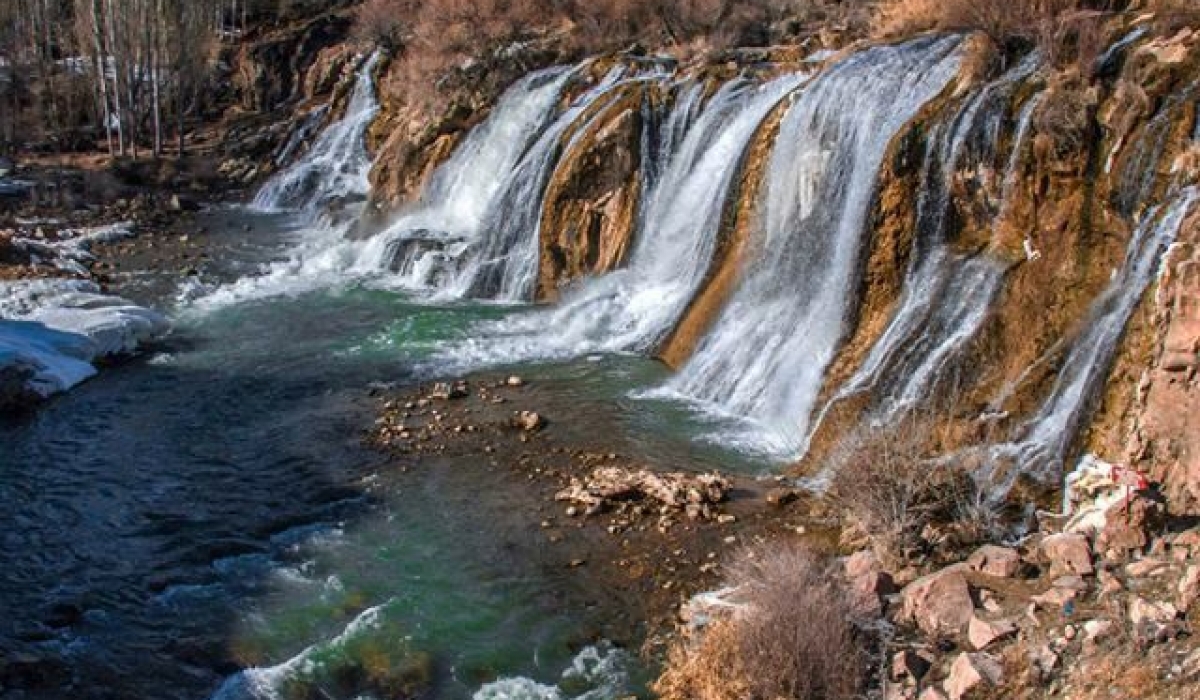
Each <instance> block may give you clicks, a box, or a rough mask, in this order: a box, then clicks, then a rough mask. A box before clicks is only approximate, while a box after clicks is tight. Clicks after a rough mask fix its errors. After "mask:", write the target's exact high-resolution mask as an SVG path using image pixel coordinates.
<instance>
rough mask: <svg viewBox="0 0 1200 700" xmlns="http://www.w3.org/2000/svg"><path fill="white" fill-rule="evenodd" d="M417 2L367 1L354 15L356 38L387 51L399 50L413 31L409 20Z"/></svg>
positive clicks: (413, 0)
mask: <svg viewBox="0 0 1200 700" xmlns="http://www.w3.org/2000/svg"><path fill="white" fill-rule="evenodd" d="M416 5H417V2H416V0H403V1H398V0H367V1H366V2H364V3H363V4H362V5H360V6H359V7H358V9H357V10H356V11H355V14H354V38H355V39H357V40H359V41H362V42H366V43H368V44H375V45H378V46H382V47H384V48H386V49H391V50H394V49H398V48H400V46H401V44H402V43H403V41H404V37H405V36H406V35H407V34H408V33H409V31H411V29H410V27H409V22H408V18H411V17H412V15H413V11H414V10H415V9H416Z"/></svg>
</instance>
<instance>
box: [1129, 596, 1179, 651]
mask: <svg viewBox="0 0 1200 700" xmlns="http://www.w3.org/2000/svg"><path fill="white" fill-rule="evenodd" d="M1178 614H1179V611H1178V610H1177V609H1176V608H1175V606H1174V605H1172V604H1170V603H1154V602H1151V601H1148V600H1146V599H1145V598H1142V597H1141V596H1133V598H1132V600H1130V601H1129V622H1130V624H1131V625H1133V634H1134V637H1136V638H1137V640H1138V641H1139V642H1141V643H1143V644H1154V643H1158V642H1163V641H1166V640H1168V639H1170V638H1171V637H1173V636H1174V635H1175V632H1176V631H1177V625H1176V624H1175V618H1176V617H1177V616H1178Z"/></svg>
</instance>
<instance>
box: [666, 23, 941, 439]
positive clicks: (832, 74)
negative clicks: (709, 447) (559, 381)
mask: <svg viewBox="0 0 1200 700" xmlns="http://www.w3.org/2000/svg"><path fill="white" fill-rule="evenodd" d="M958 46H959V40H958V39H957V38H931V39H925V40H920V41H916V42H912V43H909V44H904V45H900V46H889V47H881V48H876V49H871V50H869V51H865V52H863V53H861V54H858V55H856V56H853V57H851V58H849V59H846V60H845V61H843V62H841V63H839V64H837V65H835V66H833V67H832V68H831V69H830V70H829V71H827V72H826V73H825V74H823V75H822V76H821V77H819V78H818V79H817V80H816V81H815V82H814V84H813V85H811V86H810V87H808V88H807V89H805V90H804V91H803V92H802V93H800V94H799V95H798V98H797V100H796V102H795V104H794V105H793V106H792V107H791V109H790V110H789V111H788V113H787V115H786V116H785V117H784V119H783V123H782V124H781V127H780V133H779V136H778V139H777V141H776V144H775V150H774V152H773V154H772V156H771V160H770V164H769V170H768V177H767V183H766V189H765V191H764V192H763V194H762V197H761V201H760V220H761V230H760V231H758V232H757V233H756V234H755V235H756V236H757V237H758V239H759V240H758V241H756V244H755V249H756V250H760V251H770V255H764V256H762V257H761V258H760V259H759V260H757V261H754V262H753V263H751V264H748V265H747V266H746V270H745V273H744V274H745V279H744V281H743V282H742V284H741V285H740V287H739V288H738V290H737V291H736V292H735V294H734V297H733V298H732V299H731V301H730V303H729V304H728V305H727V307H726V308H725V310H724V311H723V312H722V313H721V315H720V317H719V318H718V319H717V321H716V323H715V325H714V327H713V329H712V330H711V331H710V332H709V334H708V335H707V336H706V337H705V339H704V340H703V342H702V343H701V344H700V346H699V348H698V349H697V351H696V354H695V355H694V356H693V358H692V359H691V360H690V361H689V362H688V363H687V364H686V365H685V366H684V367H683V368H682V370H681V371H680V373H679V374H678V375H677V376H676V377H675V378H674V379H673V380H671V381H670V382H669V384H668V385H667V387H666V391H667V392H671V393H674V394H677V395H679V396H682V397H684V398H686V399H688V400H692V401H695V402H698V403H700V404H701V405H703V406H706V407H709V408H711V409H713V410H716V411H719V412H722V413H727V414H733V415H736V416H739V417H744V418H746V419H748V420H749V421H750V422H751V433H752V434H751V435H744V436H732V437H731V439H733V440H738V441H741V442H743V444H745V445H746V446H748V447H752V448H754V449H759V450H763V449H765V450H766V451H769V452H772V453H777V454H780V455H790V454H795V453H796V452H799V451H802V450H803V445H804V440H805V436H806V434H807V432H808V429H807V424H808V417H809V415H810V413H811V411H812V407H813V403H814V402H815V400H816V397H817V394H818V392H819V390H820V388H821V384H822V381H823V377H824V373H825V368H826V367H827V365H828V364H829V362H830V361H831V360H832V358H833V356H834V354H835V352H836V350H837V347H838V345H839V344H840V342H841V340H842V338H843V336H844V334H845V332H846V328H845V325H846V317H847V313H848V309H849V307H850V305H851V303H852V302H853V298H854V286H855V282H856V278H857V267H858V262H859V259H860V247H861V238H862V234H863V231H864V229H865V227H866V218H867V215H868V213H869V209H870V206H871V201H872V197H873V195H874V188H875V181H876V177H877V173H878V171H879V167H880V165H881V163H882V161H883V157H884V153H885V151H886V149H887V146H888V143H889V142H890V141H891V139H892V137H893V136H894V135H895V134H896V133H897V132H898V131H899V130H900V128H901V127H902V126H903V125H904V124H905V123H906V122H908V121H909V120H910V119H912V117H913V116H914V115H915V114H916V113H917V112H918V110H920V109H921V107H922V106H923V105H924V104H925V103H927V102H928V101H929V100H931V99H932V98H933V97H934V96H936V95H937V94H938V93H939V92H941V91H942V90H943V89H944V88H945V87H946V86H947V84H948V83H949V82H950V80H951V79H952V78H953V77H954V76H955V74H956V73H957V70H958V65H959V62H960V52H959V51H958Z"/></svg>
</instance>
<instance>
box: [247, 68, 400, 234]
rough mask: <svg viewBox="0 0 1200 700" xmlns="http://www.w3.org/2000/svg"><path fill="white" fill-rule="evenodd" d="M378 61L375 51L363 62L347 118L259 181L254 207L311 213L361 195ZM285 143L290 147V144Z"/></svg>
mask: <svg viewBox="0 0 1200 700" xmlns="http://www.w3.org/2000/svg"><path fill="white" fill-rule="evenodd" d="M379 60H380V54H379V53H374V54H371V56H370V57H368V58H367V59H366V60H365V61H363V63H362V65H361V66H360V67H359V69H358V74H357V81H356V83H355V86H354V92H353V94H352V95H351V96H350V102H349V104H348V105H347V106H346V114H345V116H343V117H342V118H341V119H340V120H339V121H338V122H337V123H335V124H331V125H330V126H329V127H328V128H326V129H325V131H323V132H321V135H320V136H318V137H317V139H316V141H314V142H313V145H312V147H311V148H309V150H308V152H307V153H306V154H305V155H304V156H303V157H302V158H301V159H300V160H299V161H297V162H296V163H295V164H294V165H293V166H291V167H289V168H287V169H286V170H283V171H281V172H279V173H277V174H276V175H275V176H274V177H272V178H271V179H270V180H268V181H267V183H266V184H265V185H263V187H262V189H261V190H259V192H258V196H257V197H255V198H254V207H255V208H257V209H260V210H263V211H280V210H295V209H299V210H304V211H306V212H308V213H309V214H310V215H311V216H314V217H315V216H319V215H320V214H321V213H323V211H324V209H325V208H326V207H328V206H329V205H331V204H334V203H337V202H344V201H345V200H348V199H354V198H357V199H362V198H365V196H366V194H367V192H368V191H369V189H370V183H369V182H368V181H367V174H368V173H369V172H370V169H371V157H370V155H369V154H368V153H367V147H366V144H365V143H364V142H363V134H364V132H365V131H366V129H367V127H368V126H369V125H370V124H371V121H372V120H374V119H375V115H376V114H378V113H379V102H378V101H377V100H376V97H375V87H374V81H373V73H374V71H375V66H376V65H378V63H379ZM289 147H291V148H293V149H294V145H293V144H289Z"/></svg>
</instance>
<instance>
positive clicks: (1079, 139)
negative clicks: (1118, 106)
mask: <svg viewBox="0 0 1200 700" xmlns="http://www.w3.org/2000/svg"><path fill="white" fill-rule="evenodd" d="M1093 106H1094V105H1092V100H1091V99H1090V98H1089V94H1088V89H1087V85H1085V84H1084V83H1083V81H1082V80H1081V79H1080V76H1069V77H1067V78H1065V79H1060V80H1058V81H1056V82H1055V83H1054V84H1053V85H1051V87H1050V89H1049V90H1048V91H1047V92H1046V99H1045V100H1043V102H1042V104H1041V106H1040V107H1039V108H1038V110H1037V112H1036V113H1035V114H1034V127H1035V128H1036V130H1037V134H1038V138H1039V139H1040V140H1043V141H1045V142H1046V143H1047V144H1049V146H1050V147H1051V149H1052V151H1053V153H1052V155H1054V156H1055V157H1057V158H1066V157H1069V156H1070V155H1071V154H1073V153H1079V152H1081V151H1082V150H1083V149H1084V148H1086V146H1087V143H1088V140H1089V139H1088V133H1089V128H1090V125H1091V124H1092V112H1093Z"/></svg>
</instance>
